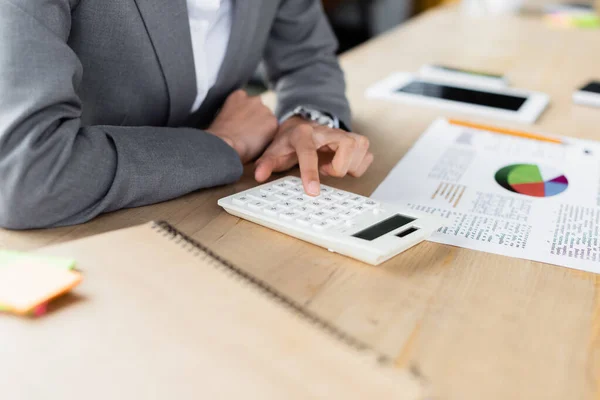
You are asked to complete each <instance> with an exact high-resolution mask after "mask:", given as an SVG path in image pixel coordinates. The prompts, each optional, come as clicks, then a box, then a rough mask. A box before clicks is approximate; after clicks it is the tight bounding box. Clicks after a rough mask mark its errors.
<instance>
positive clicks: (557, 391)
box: [0, 9, 600, 399]
mask: <svg viewBox="0 0 600 400" xmlns="http://www.w3.org/2000/svg"><path fill="white" fill-rule="evenodd" d="M434 61H437V62H444V63H449V64H454V65H458V66H464V67H471V68H482V69H491V70H497V71H501V72H504V71H505V72H508V73H509V74H510V79H511V81H512V82H513V83H514V84H515V85H516V86H518V87H524V88H529V89H534V90H541V91H545V92H547V93H549V94H550V95H551V96H552V105H551V107H550V109H549V110H548V111H547V112H546V113H545V114H544V115H543V116H542V118H541V119H540V121H539V124H538V125H537V126H536V127H535V129H539V130H541V131H546V132H549V133H556V134H565V135H572V136H576V137H580V138H589V139H598V138H600V131H598V127H599V126H600V111H599V110H595V109H589V108H584V107H579V106H574V105H572V103H571V100H570V96H571V93H572V91H573V89H574V88H576V87H578V86H579V85H581V84H582V83H584V82H585V81H586V80H588V79H589V78H592V77H594V76H595V77H597V78H598V77H600V33H599V32H595V31H588V32H585V31H558V30H550V29H548V28H546V27H545V26H544V25H543V24H542V23H541V22H540V21H537V20H527V19H517V18H503V19H490V20H479V21H474V20H468V19H463V17H460V16H459V15H457V14H456V13H455V12H454V11H453V10H452V9H440V10H436V11H433V12H430V13H428V14H425V15H424V16H422V17H420V18H418V19H417V20H414V21H412V22H410V23H408V24H407V25H405V26H403V27H402V28H401V29H399V30H397V31H395V32H392V33H391V34H389V35H387V36H384V37H381V38H379V39H377V40H375V41H373V42H371V43H369V44H367V45H365V46H363V47H361V48H358V49H356V50H354V51H352V52H351V53H349V54H347V55H345V56H344V57H343V65H344V68H345V70H346V72H347V78H348V82H349V89H348V94H349V97H350V99H351V101H352V103H353V108H354V110H355V128H356V130H357V131H359V132H364V133H368V134H369V136H370V138H371V139H372V143H373V151H374V153H375V154H376V157H377V160H376V163H375V165H374V166H373V167H372V169H371V170H370V171H369V172H368V174H367V175H366V176H365V177H364V178H362V179H360V180H355V179H344V180H342V181H334V180H329V179H326V180H325V183H327V184H334V185H336V186H339V187H340V188H343V189H347V190H351V191H355V192H358V193H360V194H364V195H369V194H370V193H371V192H372V191H373V190H374V189H375V188H376V187H377V185H378V184H379V183H380V182H381V181H382V180H383V178H384V177H385V175H386V174H387V173H388V172H389V171H390V169H391V168H392V167H393V166H394V165H395V164H396V163H397V161H398V160H399V159H400V158H402V156H403V155H404V154H405V153H406V151H407V150H408V148H409V147H410V146H411V145H412V144H413V143H414V142H415V140H416V139H417V138H418V137H419V135H420V134H421V133H422V132H423V131H424V130H425V129H426V128H427V126H428V125H429V124H430V123H431V122H432V121H433V120H434V119H435V118H436V117H437V116H439V115H443V114H440V112H439V111H438V110H434V109H428V108H419V107H409V106H398V105H397V104H389V103H385V102H380V101H368V100H366V99H365V98H364V96H363V93H364V90H365V89H366V88H367V86H369V85H370V84H372V83H373V82H375V81H377V80H379V79H381V78H383V77H385V76H386V75H388V74H389V73H391V72H392V71H396V70H408V71H415V70H417V69H418V68H419V67H420V66H421V65H422V64H423V63H425V62H434ZM448 115H449V114H448ZM470 119H471V120H474V121H477V118H470ZM479 122H489V121H479ZM504 125H507V124H504ZM508 125H510V124H508ZM251 185H253V182H252V180H251V177H250V175H249V174H246V177H245V178H244V179H242V180H241V181H240V182H239V183H237V184H235V185H233V186H230V187H222V188H217V189H213V190H208V191H204V192H201V193H196V194H192V195H189V196H186V197H183V198H181V199H178V200H175V201H172V202H168V203H164V204H158V205H155V206H151V207H144V208H139V209H133V210H127V211H121V212H117V213H114V214H111V215H106V216H103V217H101V218H98V219H96V220H94V221H92V222H91V223H89V224H86V225H83V226H77V227H70V228H62V229H56V230H50V231H38V232H6V231H0V246H3V247H8V248H14V249H23V250H30V249H35V248H37V247H40V246H44V245H48V244H52V243H57V242H62V241H66V240H71V239H75V238H79V237H83V236H87V235H91V234H94V233H99V232H104V231H108V230H112V229H117V228H122V227H125V226H130V225H134V224H140V223H143V222H146V221H149V220H152V219H166V220H168V221H170V222H171V223H173V224H175V225H176V226H177V227H179V228H180V229H181V230H183V231H184V232H186V233H188V234H190V235H191V236H193V237H194V238H195V239H197V240H199V241H201V242H203V243H205V244H207V245H209V246H211V247H212V248H213V249H214V250H215V251H217V252H218V253H220V254H222V255H224V256H226V257H227V258H228V259H230V260H231V261H233V262H234V263H236V264H238V265H240V266H243V267H244V268H246V269H247V270H248V271H250V272H252V273H253V274H255V275H257V276H258V277H260V278H261V279H264V280H266V281H267V282H269V283H270V284H272V285H274V286H275V287H277V288H278V289H279V290H280V291H282V292H284V293H286V294H288V295H289V296H291V297H293V298H294V299H295V300H297V301H300V302H302V303H303V304H305V305H306V307H308V308H310V309H311V310H313V311H315V312H317V313H319V314H320V315H322V316H324V317H326V318H328V319H329V320H331V321H333V322H334V323H336V324H337V325H339V326H340V327H342V328H343V329H345V330H347V331H349V332H351V333H352V334H353V335H356V336H358V337H359V338H360V339H362V340H364V341H366V342H368V343H370V344H372V345H374V346H375V347H376V348H378V349H379V350H380V351H382V352H384V353H386V354H388V355H391V356H393V357H395V359H396V360H397V361H396V362H397V365H398V366H412V367H414V368H418V369H419V370H420V371H421V373H422V374H423V375H424V376H425V377H427V379H428V380H429V381H430V382H431V383H432V384H433V386H434V388H435V389H436V390H437V392H438V393H439V394H440V398H444V399H515V398H523V399H593V398H596V399H597V398H599V397H598V396H600V381H599V380H598V376H599V374H600V280H599V278H598V277H597V276H596V275H592V274H588V273H581V272H576V271H572V270H568V269H565V268H559V267H554V266H550V265H544V264H540V263H534V262H529V261H522V260H516V259H511V258H506V257H500V256H495V255H489V254H484V253H478V252H474V251H469V250H464V249H459V248H454V247H450V246H443V245H438V244H434V243H424V244H422V245H420V246H418V247H416V248H414V249H412V250H410V251H409V252H407V253H405V254H403V255H401V256H399V257H397V258H395V259H393V260H391V261H390V262H388V263H387V264H384V265H383V266H381V267H379V268H373V267H369V266H366V265H364V264H361V263H359V262H354V261H352V260H350V259H347V258H344V257H341V256H337V255H334V254H331V253H329V252H327V251H326V250H323V249H320V248H317V247H314V246H311V245H308V244H305V243H303V242H301V241H298V240H295V239H292V238H289V237H286V236H284V235H281V234H277V233H274V232H272V231H270V230H268V229H265V228H261V227H259V226H257V225H254V224H252V223H248V222H245V221H241V220H239V219H237V218H234V217H232V216H229V215H228V214H226V213H225V212H223V211H222V210H220V209H219V207H217V203H216V201H217V199H218V198H220V197H222V196H225V195H228V194H231V193H234V192H236V191H239V190H242V189H246V188H248V187H250V186H251Z"/></svg>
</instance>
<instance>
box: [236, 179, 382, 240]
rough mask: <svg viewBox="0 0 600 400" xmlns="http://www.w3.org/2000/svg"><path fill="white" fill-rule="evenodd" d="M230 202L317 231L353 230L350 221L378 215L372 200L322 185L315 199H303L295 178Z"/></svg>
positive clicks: (378, 209) (300, 182)
mask: <svg viewBox="0 0 600 400" xmlns="http://www.w3.org/2000/svg"><path fill="white" fill-rule="evenodd" d="M232 202H233V203H234V204H236V205H240V206H245V207H248V208H249V209H251V210H255V211H260V212H262V213H264V214H265V215H266V216H270V217H276V218H278V219H280V220H282V221H285V222H286V223H290V222H291V223H294V224H298V226H302V227H309V228H312V229H315V230H317V231H324V230H326V229H329V228H332V227H336V226H339V225H345V226H353V225H354V224H355V221H354V220H355V219H356V218H357V217H358V216H360V215H362V214H364V213H365V212H372V213H374V214H377V213H379V212H381V211H382V210H381V206H380V204H379V203H378V202H376V201H374V200H372V199H369V198H366V197H363V196H359V195H356V194H353V193H348V192H344V191H342V190H337V189H333V188H330V187H328V186H324V185H321V194H320V195H319V196H316V197H311V196H307V195H306V194H305V193H304V188H303V186H302V181H301V180H300V178H295V177H290V178H285V179H284V180H283V181H277V182H276V183H274V184H271V185H266V186H262V187H260V188H258V189H255V190H251V191H248V192H245V193H244V194H241V195H238V196H235V197H233V199H232Z"/></svg>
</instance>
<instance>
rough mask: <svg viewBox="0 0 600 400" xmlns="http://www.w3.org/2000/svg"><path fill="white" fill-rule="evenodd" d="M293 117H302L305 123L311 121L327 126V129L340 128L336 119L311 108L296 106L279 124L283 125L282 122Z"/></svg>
mask: <svg viewBox="0 0 600 400" xmlns="http://www.w3.org/2000/svg"><path fill="white" fill-rule="evenodd" d="M295 116H299V117H302V118H304V119H305V120H307V121H312V122H315V123H317V124H319V125H323V126H327V127H329V128H334V129H339V127H340V120H339V119H337V118H336V117H333V116H331V115H329V114H326V113H324V112H321V111H318V110H315V109H313V108H310V107H306V106H298V107H296V108H294V110H292V111H290V112H289V113H287V114H285V115H284V116H283V117H282V118H281V120H280V122H282V123H283V122H285V121H287V120H288V119H290V118H292V117H295Z"/></svg>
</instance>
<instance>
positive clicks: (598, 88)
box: [581, 82, 600, 94]
mask: <svg viewBox="0 0 600 400" xmlns="http://www.w3.org/2000/svg"><path fill="white" fill-rule="evenodd" d="M581 91H582V92H592V93H598V94H600V82H590V83H588V84H587V85H585V86H584V87H583V88H582V89H581Z"/></svg>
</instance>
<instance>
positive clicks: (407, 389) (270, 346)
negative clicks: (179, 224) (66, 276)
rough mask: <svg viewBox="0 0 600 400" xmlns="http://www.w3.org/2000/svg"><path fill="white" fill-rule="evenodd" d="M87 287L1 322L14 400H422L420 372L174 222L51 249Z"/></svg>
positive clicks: (1, 354)
mask: <svg viewBox="0 0 600 400" xmlns="http://www.w3.org/2000/svg"><path fill="white" fill-rule="evenodd" d="M41 253H42V254H44V255H51V256H66V257H69V258H73V259H75V260H77V268H78V270H80V271H81V272H82V273H83V275H84V276H85V279H84V281H83V283H82V284H81V285H80V286H79V287H78V288H77V289H76V290H75V291H74V292H73V294H71V295H70V296H69V297H67V298H64V299H62V300H61V303H62V304H60V306H59V308H58V309H57V310H55V311H53V312H51V313H50V314H48V315H47V316H46V317H44V318H41V319H38V320H28V319H19V318H3V319H0V341H1V342H2V344H3V345H0V371H2V372H1V373H0V387H1V388H2V397H3V398H7V399H28V400H29V399H32V400H37V399H44V400H46V399H50V398H52V399H61V400H68V399H82V398H85V399H88V400H89V399H103V400H105V399H178V400H181V399H277V400H280V399H286V400H287V399H302V400H305V399H374V398H377V399H421V398H424V397H423V396H425V386H424V384H423V381H422V379H421V378H419V377H418V376H417V375H415V374H414V373H412V372H409V371H404V370H401V369H398V368H396V367H394V365H393V363H392V362H391V361H390V360H387V359H386V358H385V357H382V356H381V355H378V354H377V353H376V352H375V351H373V350H372V349H370V348H369V346H367V345H365V344H363V343H361V342H359V341H358V340H355V339H353V338H352V337H351V336H349V335H347V334H345V333H344V332H342V331H340V330H338V329H337V328H336V327H334V326H333V325H331V324H329V323H328V322H327V321H324V320H322V319H321V318H319V317H318V316H317V315H315V314H313V313H311V312H309V311H307V310H305V309H304V308H302V306H300V305H298V304H296V303H295V302H293V301H292V300H290V299H288V298H287V297H285V296H284V295H283V294H281V293H279V292H278V291H276V290H275V289H273V288H271V287H269V286H268V285H267V284H265V283H263V282H261V281H259V280H258V279H256V278H254V277H253V276H251V275H250V274H248V273H247V272H245V271H244V270H243V269H242V268H239V267H236V266H234V265H232V264H231V263H228V262H227V261H225V260H224V259H222V258H220V257H219V256H217V255H216V254H214V253H213V252H211V251H210V250H209V249H208V248H206V247H204V246H202V245H201V244H199V243H197V242H195V241H194V240H192V239H190V238H189V237H187V236H185V235H184V234H182V233H180V232H178V231H177V230H176V229H174V228H173V227H172V226H170V225H168V224H167V223H164V222H161V223H151V224H147V225H142V226H138V227H134V228H129V229H125V230H121V231H116V232H112V233H107V234H103V235H99V236H95V237H91V238H87V239H82V240H79V241H75V242H71V243H67V244H63V245H59V246H56V247H50V248H46V249H43V250H41Z"/></svg>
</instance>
